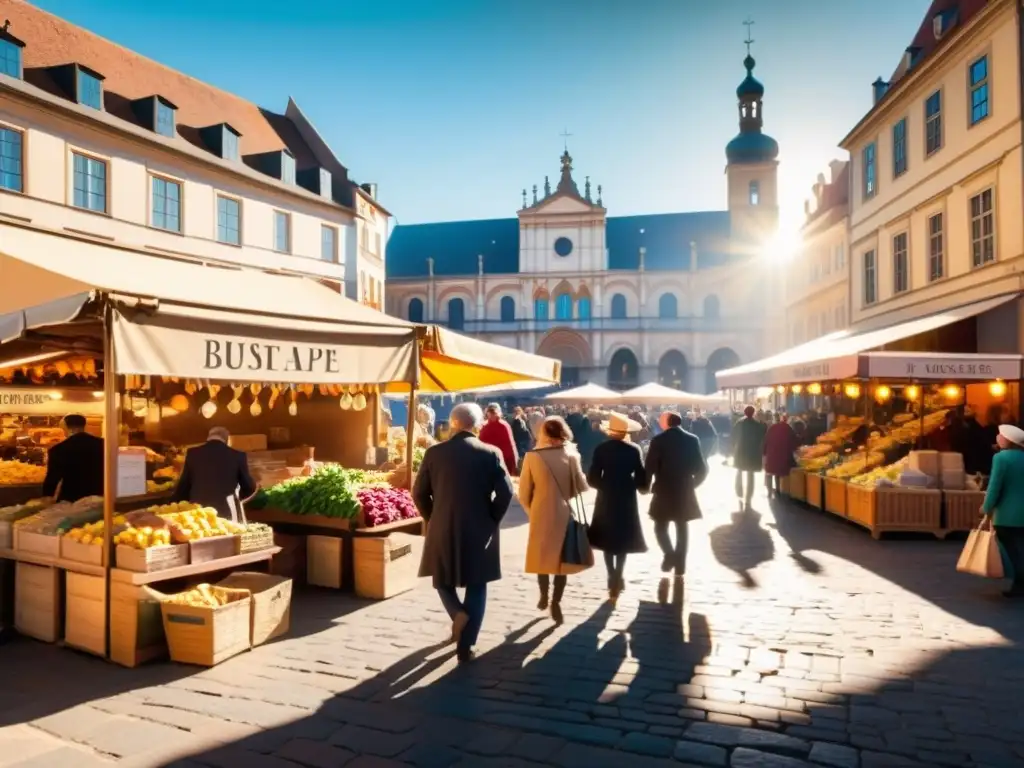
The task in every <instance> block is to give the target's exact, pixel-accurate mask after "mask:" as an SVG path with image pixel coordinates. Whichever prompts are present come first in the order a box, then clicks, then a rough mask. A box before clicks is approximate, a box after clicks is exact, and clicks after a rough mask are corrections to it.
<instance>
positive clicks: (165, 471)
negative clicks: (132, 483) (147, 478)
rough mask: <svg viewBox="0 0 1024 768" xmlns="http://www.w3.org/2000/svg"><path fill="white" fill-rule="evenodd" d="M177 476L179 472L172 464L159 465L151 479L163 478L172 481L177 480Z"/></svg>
mask: <svg viewBox="0 0 1024 768" xmlns="http://www.w3.org/2000/svg"><path fill="white" fill-rule="evenodd" d="M178 477H179V472H178V470H177V469H175V468H174V467H173V466H171V467H161V468H160V469H158V470H156V472H154V473H153V479H154V480H163V481H168V480H169V481H171V482H172V483H173V482H175V481H177V479H178Z"/></svg>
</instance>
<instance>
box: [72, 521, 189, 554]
mask: <svg viewBox="0 0 1024 768" xmlns="http://www.w3.org/2000/svg"><path fill="white" fill-rule="evenodd" d="M82 543H83V544H85V543H88V542H84V541H83V542H82ZM114 543H115V544H124V545H126V546H129V547H133V548H134V549H149V548H150V547H166V546H169V545H170V544H171V543H172V542H171V530H170V529H169V528H151V527H150V526H148V525H147V526H143V527H142V528H125V529H124V530H123V531H121V532H120V533H118V534H117V535H116V536H115V537H114Z"/></svg>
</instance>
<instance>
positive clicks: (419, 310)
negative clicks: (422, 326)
mask: <svg viewBox="0 0 1024 768" xmlns="http://www.w3.org/2000/svg"><path fill="white" fill-rule="evenodd" d="M407 314H408V317H409V322H410V323H422V322H423V299H413V300H412V301H410V302H409V311H408V313H407Z"/></svg>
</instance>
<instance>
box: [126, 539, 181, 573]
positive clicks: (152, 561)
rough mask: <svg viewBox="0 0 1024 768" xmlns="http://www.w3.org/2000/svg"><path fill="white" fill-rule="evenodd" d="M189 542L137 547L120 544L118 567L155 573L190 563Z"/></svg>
mask: <svg viewBox="0 0 1024 768" xmlns="http://www.w3.org/2000/svg"><path fill="white" fill-rule="evenodd" d="M188 555H189V548H188V544H165V545H161V546H159V547H148V548H146V549H136V548H135V547H130V546H128V545H127V544H118V545H117V549H116V550H115V556H116V563H117V567H118V568H123V569H124V570H126V571H134V572H135V573H153V572H155V571H166V570H167V569H168V568H180V567H181V566H183V565H188Z"/></svg>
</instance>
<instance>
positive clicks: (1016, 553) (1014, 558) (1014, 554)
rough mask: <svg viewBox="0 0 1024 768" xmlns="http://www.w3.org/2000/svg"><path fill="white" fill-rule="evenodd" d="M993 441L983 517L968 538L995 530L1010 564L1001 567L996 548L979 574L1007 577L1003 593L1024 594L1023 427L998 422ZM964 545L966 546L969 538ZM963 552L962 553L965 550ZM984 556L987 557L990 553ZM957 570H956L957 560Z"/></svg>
mask: <svg viewBox="0 0 1024 768" xmlns="http://www.w3.org/2000/svg"><path fill="white" fill-rule="evenodd" d="M996 444H997V445H998V446H999V449H1000V450H999V453H997V454H996V455H995V456H994V457H993V459H992V475H991V476H990V477H989V481H988V490H987V491H986V492H985V503H984V504H982V506H981V514H982V515H984V519H983V520H982V523H981V525H980V526H979V527H978V529H976V530H974V531H972V532H971V537H972V538H975V539H982V538H983V539H991V538H993V533H992V531H991V530H989V529H990V528H994V529H995V534H994V538H995V539H997V540H998V543H999V546H1001V547H1002V548H1003V550H1004V551H1005V553H1006V559H1007V560H1008V561H1009V566H1010V567H1009V568H1006V569H1004V568H1003V567H1002V558H1001V557H1000V554H999V552H998V550H997V551H996V552H995V555H994V558H995V561H994V564H993V565H992V566H991V572H990V573H982V574H979V575H984V576H989V577H990V578H1002V577H1004V576H1009V577H1010V578H1011V579H1013V581H1012V583H1011V585H1010V588H1009V589H1008V590H1007V591H1005V592H1003V595H1005V596H1006V597H1024V429H1021V428H1020V427H1015V426H1013V425H1012V424H1002V425H1000V427H999V435H998V437H996ZM967 544H968V546H970V544H971V539H970V538H969V539H968V540H967ZM993 547H995V542H994V541H993V542H990V543H989V544H988V545H987V547H986V549H985V550H984V551H985V552H987V553H990V552H991V549H992V548H993ZM964 551H965V554H966V549H965V550H964ZM976 557H979V558H980V557H981V556H980V555H976ZM986 557H987V558H988V559H989V560H991V558H992V557H993V556H992V555H986ZM996 565H998V568H996ZM957 569H958V570H960V568H959V563H958V564H957ZM969 572H970V573H976V572H977V571H973V570H972V571H969Z"/></svg>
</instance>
